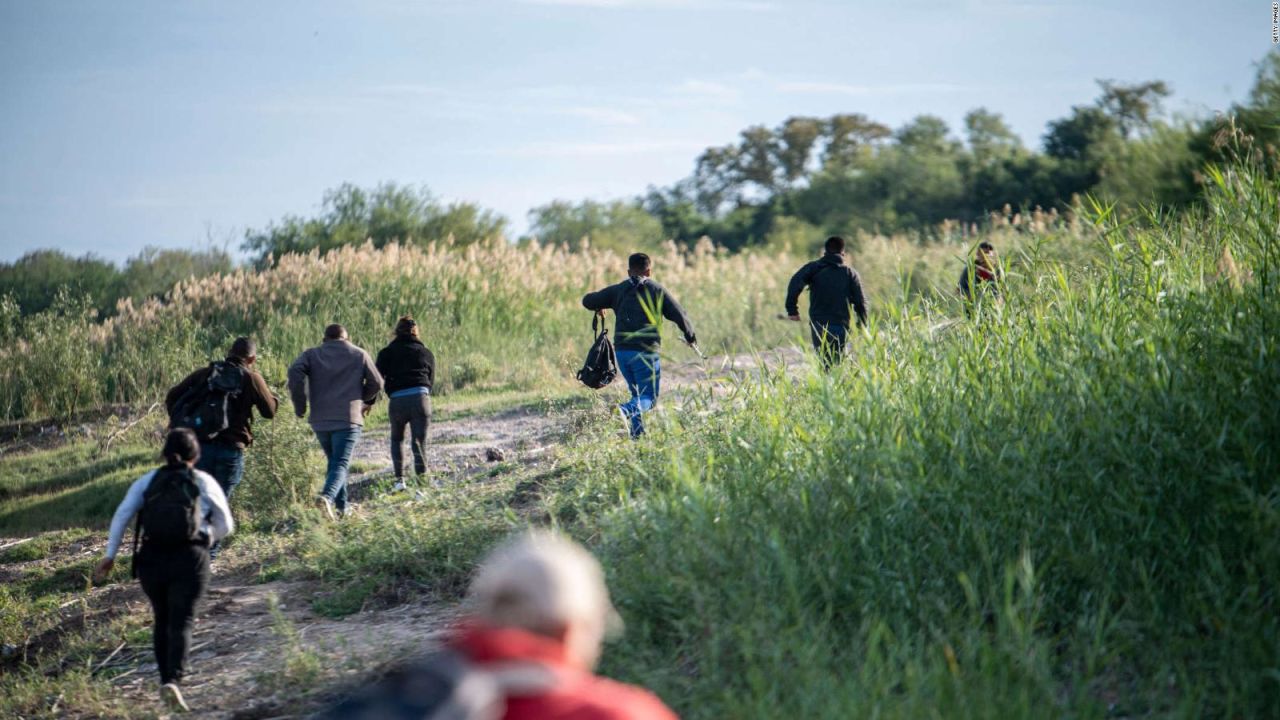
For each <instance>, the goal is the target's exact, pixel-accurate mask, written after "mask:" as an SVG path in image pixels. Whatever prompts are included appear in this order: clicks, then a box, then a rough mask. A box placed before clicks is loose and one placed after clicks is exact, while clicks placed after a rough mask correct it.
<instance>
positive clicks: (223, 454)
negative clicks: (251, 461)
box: [196, 442, 244, 560]
mask: <svg viewBox="0 0 1280 720" xmlns="http://www.w3.org/2000/svg"><path fill="white" fill-rule="evenodd" d="M196 469H197V470H203V471H205V472H207V473H209V474H210V475H212V476H213V479H214V480H217V481H218V485H219V486H220V487H221V488H222V493H223V494H224V495H226V496H227V503H228V504H230V503H231V493H233V492H235V491H236V486H237V485H239V484H240V480H241V478H243V477H244V448H238V447H236V446H235V445H223V444H222V443H216V442H210V443H205V444H203V445H201V446H200V460H199V461H198V462H197V463H196ZM220 545H221V543H214V544H213V547H211V548H209V559H210V560H213V559H214V558H216V557H218V549H219V547H220Z"/></svg>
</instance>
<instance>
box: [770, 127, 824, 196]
mask: <svg viewBox="0 0 1280 720" xmlns="http://www.w3.org/2000/svg"><path fill="white" fill-rule="evenodd" d="M824 130H825V123H824V122H823V121H822V120H819V119H817V118H811V117H793V118H787V121H786V122H784V123H782V126H781V127H779V128H778V133H777V141H776V144H775V153H776V155H777V165H778V169H779V172H780V173H781V175H782V180H783V181H784V182H785V183H786V184H787V185H789V186H791V185H795V184H796V183H797V182H799V181H800V180H802V179H804V178H805V177H807V176H808V174H809V160H810V158H811V157H812V156H813V150H814V147H815V146H816V145H817V143H818V139H819V138H821V137H822V134H823V132H824Z"/></svg>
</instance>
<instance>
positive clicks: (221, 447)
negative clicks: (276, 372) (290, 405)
mask: <svg viewBox="0 0 1280 720" xmlns="http://www.w3.org/2000/svg"><path fill="white" fill-rule="evenodd" d="M257 359H258V350H257V348H256V347H255V346H254V343H253V341H252V340H250V339H249V338H247V337H238V338H236V339H235V342H233V343H231V350H229V351H228V352H227V359H226V361H225V362H223V363H214V365H210V366H208V367H203V368H200V369H199V370H196V371H195V372H193V373H191V374H190V375H188V376H187V377H186V378H184V379H183V380H182V382H180V383H178V384H177V385H175V386H173V388H172V389H171V390H169V393H168V394H167V395H165V398H164V404H165V408H166V409H167V410H168V412H169V416H170V417H172V416H173V413H174V411H175V410H176V409H177V405H178V403H179V401H181V400H182V399H183V397H184V396H185V395H187V393H188V392H189V391H191V390H192V389H193V388H197V387H199V386H201V385H204V384H205V383H207V382H208V381H209V376H210V374H211V373H212V372H213V371H214V369H215V366H217V367H218V369H219V371H220V372H233V373H238V374H239V375H240V376H241V381H240V392H238V393H236V394H234V395H230V394H229V395H228V396H227V428H226V429H225V430H223V431H222V432H220V433H218V434H217V436H216V437H214V438H212V439H203V438H202V439H201V440H200V461H199V462H198V463H197V464H196V469H197V470H203V471H204V472H207V473H209V474H210V475H212V476H213V479H214V480H216V481H217V482H218V485H219V486H221V488H222V493H223V494H224V495H226V497H227V502H230V501H231V494H232V493H234V492H235V490H236V486H237V485H239V484H240V479H241V478H242V477H244V451H245V448H247V447H249V446H250V445H252V444H253V409H254V408H257V409H258V414H259V415H261V416H262V417H264V418H267V419H270V418H273V417H275V416H276V409H277V408H278V407H279V405H280V401H279V400H277V399H276V396H275V395H273V394H271V390H270V389H268V388H267V383H266V381H265V380H263V379H262V376H261V375H259V374H258V373H257V372H255V371H254V370H253V367H252V366H253V364H254V362H256V361H257ZM217 556H218V545H217V544H214V546H213V547H212V548H211V549H210V551H209V557H210V559H213V558H216V557H217Z"/></svg>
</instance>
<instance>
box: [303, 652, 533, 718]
mask: <svg viewBox="0 0 1280 720" xmlns="http://www.w3.org/2000/svg"><path fill="white" fill-rule="evenodd" d="M554 684H555V674H554V673H553V672H552V671H551V670H550V669H548V668H546V667H545V666H542V665H538V664H535V663H529V662H519V661H512V662H508V663H505V664H501V665H495V666H489V667H486V668H480V667H477V666H475V665H473V664H472V663H471V662H470V661H469V660H468V659H467V658H466V657H464V656H463V655H461V654H460V653H458V652H457V651H454V650H441V651H437V652H434V653H432V654H430V655H427V656H425V657H421V658H418V659H415V660H410V661H408V662H406V663H403V664H401V665H399V666H397V667H394V668H392V670H391V671H390V672H389V673H387V674H386V675H384V676H383V677H382V678H381V679H380V680H377V681H375V682H373V683H364V684H363V685H362V686H361V687H360V688H359V689H357V690H356V691H355V692H354V693H353V694H352V695H350V696H348V697H346V698H343V699H342V700H340V701H338V702H337V703H336V704H334V705H332V706H330V707H329V708H328V709H326V710H324V711H322V712H320V713H318V714H316V715H314V716H312V718H313V720H338V719H339V718H341V720H497V718H501V717H502V714H503V713H504V712H505V710H506V695H507V694H508V693H515V694H520V695H530V694H538V693H541V692H546V691H547V690H549V689H550V688H551V687H552V686H553V685H554Z"/></svg>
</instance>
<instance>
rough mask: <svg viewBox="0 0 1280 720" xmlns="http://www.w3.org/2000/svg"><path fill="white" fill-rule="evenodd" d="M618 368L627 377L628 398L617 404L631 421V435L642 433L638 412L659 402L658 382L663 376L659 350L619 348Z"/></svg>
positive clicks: (639, 413) (642, 428) (642, 426)
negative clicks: (645, 350)
mask: <svg viewBox="0 0 1280 720" xmlns="http://www.w3.org/2000/svg"><path fill="white" fill-rule="evenodd" d="M617 353H618V370H619V371H620V372H621V373H622V378H623V379H624V380H626V381H627V389H628V390H630V391H631V399H630V400H628V401H627V402H625V403H623V404H621V405H619V406H618V409H620V410H622V414H623V416H624V417H626V418H627V420H628V421H629V422H630V423H631V437H633V438H636V437H640V436H641V435H643V434H644V422H643V421H642V420H641V419H640V415H641V413H646V412H648V411H649V410H651V409H652V408H653V406H654V405H656V404H657V402H658V386H659V384H660V382H661V380H662V364H661V363H660V362H659V361H658V353H655V352H644V351H642V350H619V351H617Z"/></svg>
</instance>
